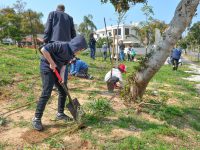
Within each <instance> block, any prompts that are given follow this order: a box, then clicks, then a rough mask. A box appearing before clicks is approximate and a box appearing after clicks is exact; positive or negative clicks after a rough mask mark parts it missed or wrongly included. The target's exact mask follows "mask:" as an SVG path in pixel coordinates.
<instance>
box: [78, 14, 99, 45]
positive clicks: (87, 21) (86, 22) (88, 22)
mask: <svg viewBox="0 0 200 150" xmlns="http://www.w3.org/2000/svg"><path fill="white" fill-rule="evenodd" d="M92 19H93V16H92V15H88V16H84V17H83V22H82V23H81V24H80V25H79V28H78V31H79V32H80V33H81V34H84V35H85V36H86V39H87V41H89V36H90V33H92V32H94V31H95V30H96V29H97V27H96V26H95V24H94V22H93V21H92Z"/></svg>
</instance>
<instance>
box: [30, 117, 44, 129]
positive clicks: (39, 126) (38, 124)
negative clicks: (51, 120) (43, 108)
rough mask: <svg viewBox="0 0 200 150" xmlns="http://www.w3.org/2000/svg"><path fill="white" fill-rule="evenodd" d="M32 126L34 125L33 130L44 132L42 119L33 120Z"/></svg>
mask: <svg viewBox="0 0 200 150" xmlns="http://www.w3.org/2000/svg"><path fill="white" fill-rule="evenodd" d="M32 125H33V128H34V129H35V130H38V131H41V130H43V126H42V122H41V119H39V118H35V117H34V118H33V119H32Z"/></svg>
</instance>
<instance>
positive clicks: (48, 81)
mask: <svg viewBox="0 0 200 150" xmlns="http://www.w3.org/2000/svg"><path fill="white" fill-rule="evenodd" d="M41 77H42V94H41V96H40V98H39V101H38V103H37V107H36V111H35V117H36V118H42V115H43V112H44V109H45V106H46V104H47V102H48V100H49V98H50V96H51V92H52V89H53V86H54V85H55V86H56V87H57V89H58V95H59V96H58V112H59V113H63V112H64V107H65V101H66V93H65V91H64V89H63V88H62V86H61V85H60V84H59V82H58V79H57V77H56V76H55V75H54V73H53V72H52V71H51V72H41Z"/></svg>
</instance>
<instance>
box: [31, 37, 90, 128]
mask: <svg viewBox="0 0 200 150" xmlns="http://www.w3.org/2000/svg"><path fill="white" fill-rule="evenodd" d="M86 48H87V42H86V40H85V38H84V37H83V36H76V37H75V38H73V39H72V40H71V41H70V42H53V43H49V44H47V45H45V46H44V47H43V48H42V49H41V53H42V57H41V60H40V73H41V77H42V93H41V96H40V98H39V101H38V103H37V107H36V111H35V116H34V118H33V120H32V125H33V127H34V129H36V130H38V131H41V130H42V129H43V126H42V122H41V118H42V116H43V112H44V109H45V106H46V104H47V101H48V100H49V98H50V97H51V92H52V89H53V86H54V85H55V86H56V87H57V89H58V95H59V96H58V110H57V111H58V112H57V115H56V119H58V120H71V118H69V117H68V116H67V115H65V114H64V107H65V101H66V96H67V95H66V93H65V91H64V89H63V88H62V86H61V85H60V83H59V82H58V79H57V77H56V76H55V74H54V71H55V69H57V70H58V72H59V73H60V75H61V77H62V79H63V81H64V82H66V79H65V78H64V77H65V70H66V69H65V68H66V64H68V63H69V61H70V60H71V59H72V58H73V56H74V54H75V53H76V52H78V51H80V50H83V49H86Z"/></svg>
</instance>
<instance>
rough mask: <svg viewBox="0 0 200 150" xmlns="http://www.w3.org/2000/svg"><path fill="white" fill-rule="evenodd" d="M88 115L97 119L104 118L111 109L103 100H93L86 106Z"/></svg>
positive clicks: (106, 101) (105, 100)
mask: <svg viewBox="0 0 200 150" xmlns="http://www.w3.org/2000/svg"><path fill="white" fill-rule="evenodd" d="M87 108H88V111H89V113H91V114H93V115H95V116H97V117H100V118H101V117H105V116H107V115H108V114H110V113H111V112H112V111H113V109H112V107H111V104H110V102H109V101H108V100H107V99H105V98H99V99H94V101H93V102H90V103H88V104H87Z"/></svg>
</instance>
